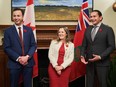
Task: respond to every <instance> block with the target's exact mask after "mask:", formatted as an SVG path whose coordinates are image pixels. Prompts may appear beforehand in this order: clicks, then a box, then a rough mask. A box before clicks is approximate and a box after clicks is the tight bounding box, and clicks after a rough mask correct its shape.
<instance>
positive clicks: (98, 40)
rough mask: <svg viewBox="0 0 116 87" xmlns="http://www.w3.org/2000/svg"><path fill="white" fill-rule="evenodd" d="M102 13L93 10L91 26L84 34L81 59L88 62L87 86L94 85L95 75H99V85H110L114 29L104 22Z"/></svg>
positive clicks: (101, 86) (105, 86)
mask: <svg viewBox="0 0 116 87" xmlns="http://www.w3.org/2000/svg"><path fill="white" fill-rule="evenodd" d="M102 19H103V18H102V13H101V12H100V11H99V10H93V11H92V12H91V14H90V21H91V23H92V24H93V26H89V27H88V28H87V29H86V31H85V35H84V39H83V43H82V48H81V61H82V62H83V63H84V64H86V65H87V66H86V87H95V86H94V77H95V76H97V78H98V82H99V87H108V86H107V80H108V72H109V68H110V67H109V66H110V53H111V52H112V51H113V50H114V48H115V36H114V32H113V29H112V28H111V27H109V26H107V25H105V24H103V23H102Z"/></svg>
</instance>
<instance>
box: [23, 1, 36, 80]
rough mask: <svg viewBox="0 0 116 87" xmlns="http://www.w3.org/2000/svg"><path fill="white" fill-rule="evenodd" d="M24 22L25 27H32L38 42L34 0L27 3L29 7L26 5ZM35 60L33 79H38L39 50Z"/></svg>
mask: <svg viewBox="0 0 116 87" xmlns="http://www.w3.org/2000/svg"><path fill="white" fill-rule="evenodd" d="M23 21H24V25H26V26H28V27H31V28H32V29H33V33H34V36H35V40H36V41H37V38H36V27H35V14H34V3H33V0H28V1H27V5H26V9H25V14H24V19H23ZM34 60H35V65H34V68H33V78H34V77H36V76H38V58H37V50H36V51H35V53H34Z"/></svg>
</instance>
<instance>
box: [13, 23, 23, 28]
mask: <svg viewBox="0 0 116 87" xmlns="http://www.w3.org/2000/svg"><path fill="white" fill-rule="evenodd" d="M14 25H15V27H16V29H18V27H21V29H23V25H20V26H17V25H16V24H14Z"/></svg>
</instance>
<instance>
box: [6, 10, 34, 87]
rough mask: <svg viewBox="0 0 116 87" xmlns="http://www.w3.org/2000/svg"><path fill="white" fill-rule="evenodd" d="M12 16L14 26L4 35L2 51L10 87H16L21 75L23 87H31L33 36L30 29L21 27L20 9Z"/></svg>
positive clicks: (22, 12) (21, 14)
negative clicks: (6, 59) (5, 59)
mask: <svg viewBox="0 0 116 87" xmlns="http://www.w3.org/2000/svg"><path fill="white" fill-rule="evenodd" d="M12 14H13V16H12V18H13V22H14V25H12V26H11V27H9V28H7V29H6V30H5V33H4V50H5V52H6V54H7V55H8V57H9V60H8V68H9V70H10V81H11V86H10V87H18V83H19V78H20V75H21V74H22V76H23V81H24V87H32V71H33V66H34V59H33V54H34V52H35V50H36V42H35V39H34V34H33V31H32V29H31V28H29V27H27V26H24V25H23V15H24V11H23V10H22V9H19V8H16V9H14V10H13V13H12Z"/></svg>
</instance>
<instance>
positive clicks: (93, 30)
mask: <svg viewBox="0 0 116 87" xmlns="http://www.w3.org/2000/svg"><path fill="white" fill-rule="evenodd" d="M96 28H97V26H94V28H93V29H92V31H91V38H92V41H94V38H95V35H96Z"/></svg>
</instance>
